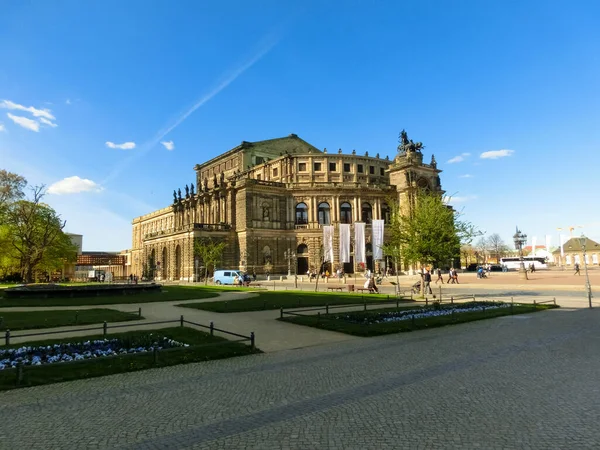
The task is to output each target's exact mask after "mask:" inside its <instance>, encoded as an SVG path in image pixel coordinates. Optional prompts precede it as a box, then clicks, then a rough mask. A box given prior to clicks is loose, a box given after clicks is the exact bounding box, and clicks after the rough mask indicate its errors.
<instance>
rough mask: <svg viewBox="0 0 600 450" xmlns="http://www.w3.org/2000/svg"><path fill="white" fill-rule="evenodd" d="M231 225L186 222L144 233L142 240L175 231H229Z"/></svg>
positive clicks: (170, 233)
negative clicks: (178, 225) (181, 224)
mask: <svg viewBox="0 0 600 450" xmlns="http://www.w3.org/2000/svg"><path fill="white" fill-rule="evenodd" d="M230 229H231V225H230V224H228V223H188V224H185V225H183V226H180V227H174V228H167V229H165V230H159V231H153V232H152V233H146V234H145V235H144V238H143V239H144V241H147V240H150V239H158V238H161V237H167V236H172V235H174V234H177V233H185V232H188V231H195V230H200V231H229V230H230Z"/></svg>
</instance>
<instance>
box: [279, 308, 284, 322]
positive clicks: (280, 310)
mask: <svg viewBox="0 0 600 450" xmlns="http://www.w3.org/2000/svg"><path fill="white" fill-rule="evenodd" d="M279 318H280V319H283V306H282V307H281V308H279Z"/></svg>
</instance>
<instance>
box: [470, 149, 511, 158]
mask: <svg viewBox="0 0 600 450" xmlns="http://www.w3.org/2000/svg"><path fill="white" fill-rule="evenodd" d="M513 153H514V150H490V151H489V152H483V153H482V154H481V155H479V157H480V158H482V159H498V158H505V157H507V156H510V155H512V154H513Z"/></svg>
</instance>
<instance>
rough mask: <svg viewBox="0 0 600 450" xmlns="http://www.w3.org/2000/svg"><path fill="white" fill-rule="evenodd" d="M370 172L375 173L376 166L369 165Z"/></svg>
mask: <svg viewBox="0 0 600 450" xmlns="http://www.w3.org/2000/svg"><path fill="white" fill-rule="evenodd" d="M369 174H371V175H375V166H369Z"/></svg>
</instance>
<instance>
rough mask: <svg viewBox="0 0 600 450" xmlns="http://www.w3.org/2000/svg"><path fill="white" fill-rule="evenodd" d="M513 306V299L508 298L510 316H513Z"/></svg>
mask: <svg viewBox="0 0 600 450" xmlns="http://www.w3.org/2000/svg"><path fill="white" fill-rule="evenodd" d="M514 306H515V302H514V300H513V298H512V297H511V298H510V314H511V315H512V314H514Z"/></svg>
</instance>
